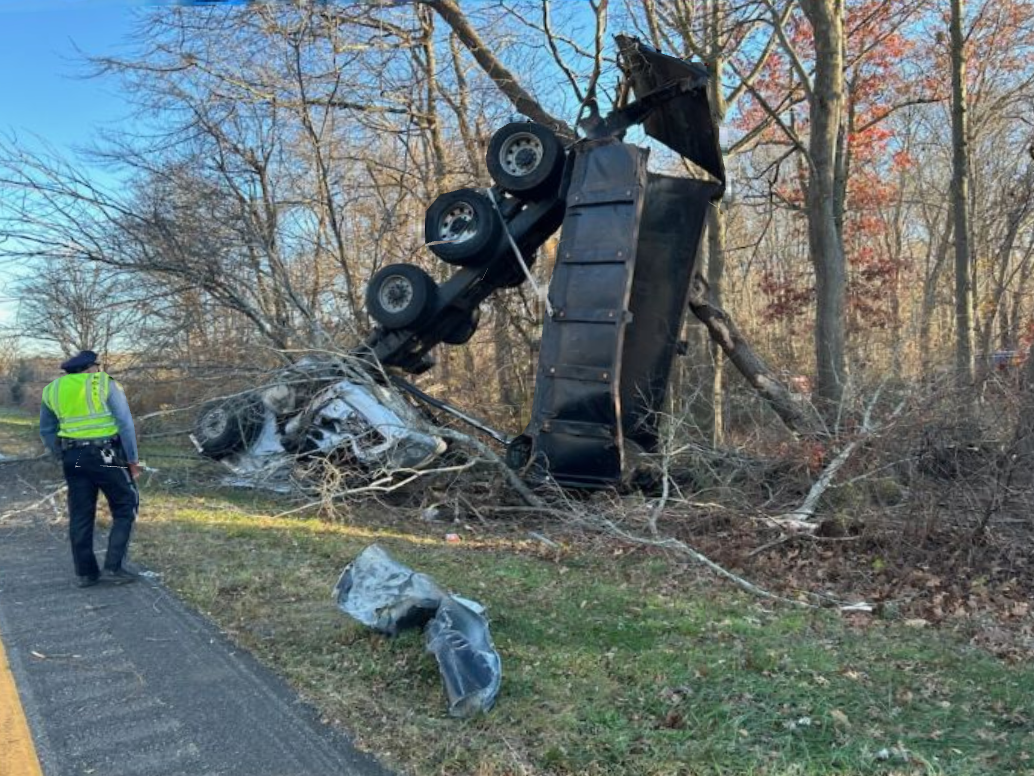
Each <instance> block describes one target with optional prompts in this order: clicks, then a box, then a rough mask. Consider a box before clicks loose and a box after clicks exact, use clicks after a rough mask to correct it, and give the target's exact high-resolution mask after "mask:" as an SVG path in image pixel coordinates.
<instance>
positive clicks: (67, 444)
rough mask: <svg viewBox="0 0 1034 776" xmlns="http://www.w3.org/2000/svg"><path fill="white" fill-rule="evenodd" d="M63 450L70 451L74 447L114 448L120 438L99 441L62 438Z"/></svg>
mask: <svg viewBox="0 0 1034 776" xmlns="http://www.w3.org/2000/svg"><path fill="white" fill-rule="evenodd" d="M60 441H61V449H62V450H70V449H72V448H73V447H114V446H115V444H116V443H117V442H119V438H118V437H117V436H113V437H100V438H99V439H69V438H67V437H60Z"/></svg>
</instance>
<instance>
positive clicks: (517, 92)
mask: <svg viewBox="0 0 1034 776" xmlns="http://www.w3.org/2000/svg"><path fill="white" fill-rule="evenodd" d="M420 2H422V3H423V4H424V5H426V6H428V7H429V8H432V9H434V11H435V13H437V14H438V15H439V16H440V17H442V19H443V20H444V21H445V23H446V24H448V25H449V27H450V28H451V29H452V31H453V32H455V33H456V36H457V37H458V38H459V39H460V41H462V43H463V45H464V46H465V47H466V48H467V51H469V52H470V55H471V56H472V57H474V59H475V60H476V61H477V63H478V65H480V66H481V69H482V70H484V71H485V74H486V75H488V77H489V78H491V79H492V81H494V82H495V85H496V86H497V87H498V88H499V91H501V92H502V93H503V94H504V95H505V96H506V98H507V99H508V100H509V101H510V102H511V103H513V107H514V108H516V110H517V112H518V113H520V114H522V115H524V116H527V117H528V118H529V119H531V120H532V121H536V122H538V123H539V124H542V125H544V126H547V127H549V128H550V129H552V130H553V131H554V132H556V133H557V134H558V135H559V136H560V137H561V138H562V139H564V140H573V139H574V138H575V133H574V130H572V129H571V127H570V126H568V125H567V123H566V122H565V121H562V120H561V119H559V118H557V117H556V116H552V115H550V114H549V113H548V112H547V111H546V110H545V108H543V107H542V105H541V103H539V102H538V101H537V100H536V99H535V98H534V97H532V96H531V95H530V94H529V93H528V91H527V90H526V89H525V88H524V87H523V86H521V84H520V82H519V81H518V80H517V78H516V76H514V75H513V73H511V72H510V71H509V70H508V69H507V67H506V65H504V64H503V63H502V61H501V60H500V59H499V58H498V57H497V56H496V55H495V54H494V53H492V49H491V48H490V47H489V46H487V45H486V44H485V42H484V41H482V40H481V37H480V36H479V35H478V34H477V31H476V30H475V29H474V27H473V26H472V25H471V24H470V21H469V20H468V19H467V16H466V14H465V13H464V12H463V11H462V10H461V9H460V6H459V3H457V2H456V0H420Z"/></svg>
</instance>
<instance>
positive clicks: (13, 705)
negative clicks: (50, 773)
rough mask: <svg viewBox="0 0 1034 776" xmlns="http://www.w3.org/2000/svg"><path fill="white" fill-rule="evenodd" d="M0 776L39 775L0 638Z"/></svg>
mask: <svg viewBox="0 0 1034 776" xmlns="http://www.w3.org/2000/svg"><path fill="white" fill-rule="evenodd" d="M0 776H43V771H42V769H41V768H40V765H39V758H38V757H36V747H35V745H34V744H33V743H32V734H31V733H30V732H29V723H28V722H27V721H26V719H25V712H24V711H23V710H22V702H21V700H20V699H19V698H18V688H17V687H16V686H15V684H14V675H13V674H12V673H11V666H10V664H9V663H8V662H7V653H6V652H4V642H3V641H2V640H0Z"/></svg>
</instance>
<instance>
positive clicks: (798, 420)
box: [689, 276, 829, 439]
mask: <svg viewBox="0 0 1034 776" xmlns="http://www.w3.org/2000/svg"><path fill="white" fill-rule="evenodd" d="M689 309H690V310H691V311H692V312H693V315H695V316H696V317H697V318H698V319H699V320H700V322H701V323H703V324H704V326H706V327H707V332H708V334H710V335H711V339H712V340H714V341H715V342H716V343H717V344H718V346H719V347H720V348H721V349H722V351H723V352H724V353H725V355H726V357H727V358H728V359H729V360H730V361H731V362H732V364H733V366H735V367H736V369H738V370H739V372H740V374H742V375H743V376H744V377H745V378H746V380H747V382H748V383H750V385H751V387H753V388H754V390H755V391H757V392H758V395H759V396H761V398H762V399H764V400H765V401H766V402H767V403H768V405H769V406H770V407H771V408H772V409H773V410H775V413H776V415H778V416H779V419H780V420H782V421H783V423H784V424H785V425H786V427H787V428H788V429H790V431H792V432H794V433H795V434H798V435H800V436H804V437H810V438H814V439H823V438H826V437H828V436H829V431H828V430H827V428H826V424H825V423H823V422H822V418H821V417H819V414H818V412H817V411H816V410H815V408H814V407H813V406H812V405H811V404H810V403H808V402H806V401H801V400H800V399H796V398H794V396H793V394H791V393H790V390H789V388H787V387H786V385H784V384H783V382H782V381H781V380H780V379H779V378H778V377H776V376H775V374H774V373H773V372H772V370H771V369H770V368H769V366H768V364H766V363H765V361H764V359H762V358H761V357H760V356H759V355H758V354H757V353H755V352H754V350H753V348H751V347H750V344H749V343H748V342H747V341H746V340H745V339H744V337H743V335H742V334H741V333H740V330H739V329H738V328H736V324H735V323H733V321H732V319H730V318H729V315H728V314H727V313H726V312H725V310H723V309H722V308H721V307H719V306H718V305H717V304H716V303H715V302H714V300H713V299H712V298H711V294H710V288H709V286H708V285H707V281H706V280H704V279H703V278H702V277H699V276H697V277H695V278H694V279H693V282H692V283H691V284H690V288H689Z"/></svg>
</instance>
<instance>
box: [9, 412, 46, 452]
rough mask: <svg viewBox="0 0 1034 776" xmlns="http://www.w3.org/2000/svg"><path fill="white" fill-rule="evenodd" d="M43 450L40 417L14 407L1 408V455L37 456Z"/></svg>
mask: <svg viewBox="0 0 1034 776" xmlns="http://www.w3.org/2000/svg"><path fill="white" fill-rule="evenodd" d="M42 450H43V443H42V442H40V438H39V416H38V415H34V414H31V413H28V412H25V411H24V410H21V409H16V408H14V407H0V453H2V454H3V455H6V456H9V457H12V458H13V457H17V456H24V455H36V454H37V453H39V452H41V451H42Z"/></svg>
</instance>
